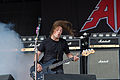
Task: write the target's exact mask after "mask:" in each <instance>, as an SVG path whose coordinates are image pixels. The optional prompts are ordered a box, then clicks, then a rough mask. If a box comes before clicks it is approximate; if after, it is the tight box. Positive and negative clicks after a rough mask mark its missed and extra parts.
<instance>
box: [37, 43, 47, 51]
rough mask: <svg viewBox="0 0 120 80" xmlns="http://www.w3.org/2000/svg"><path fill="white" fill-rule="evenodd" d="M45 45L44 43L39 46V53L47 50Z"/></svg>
mask: <svg viewBox="0 0 120 80" xmlns="http://www.w3.org/2000/svg"><path fill="white" fill-rule="evenodd" d="M44 43H45V42H44V41H43V42H42V43H40V46H38V51H41V52H43V51H44V49H45V45H44Z"/></svg>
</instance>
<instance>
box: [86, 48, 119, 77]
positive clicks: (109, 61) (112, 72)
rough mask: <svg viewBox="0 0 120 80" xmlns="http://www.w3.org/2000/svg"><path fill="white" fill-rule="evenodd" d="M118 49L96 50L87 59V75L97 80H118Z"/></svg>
mask: <svg viewBox="0 0 120 80" xmlns="http://www.w3.org/2000/svg"><path fill="white" fill-rule="evenodd" d="M119 71H120V70H119V49H96V52H95V54H93V55H89V57H88V74H95V75H96V77H97V79H119V75H120V74H119Z"/></svg>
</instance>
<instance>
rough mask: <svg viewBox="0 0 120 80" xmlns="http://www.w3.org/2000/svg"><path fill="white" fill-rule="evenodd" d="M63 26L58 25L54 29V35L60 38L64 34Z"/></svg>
mask: <svg viewBox="0 0 120 80" xmlns="http://www.w3.org/2000/svg"><path fill="white" fill-rule="evenodd" d="M62 31H63V30H62V27H61V26H58V27H57V28H56V29H55V30H54V31H53V36H54V37H55V38H59V37H60V36H61V34H62Z"/></svg>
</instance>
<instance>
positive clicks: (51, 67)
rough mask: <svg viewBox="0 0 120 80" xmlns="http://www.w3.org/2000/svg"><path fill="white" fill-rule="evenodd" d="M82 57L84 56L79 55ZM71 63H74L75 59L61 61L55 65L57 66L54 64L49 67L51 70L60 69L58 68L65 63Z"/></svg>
mask: <svg viewBox="0 0 120 80" xmlns="http://www.w3.org/2000/svg"><path fill="white" fill-rule="evenodd" d="M81 56H82V55H79V56H78V57H81ZM70 61H74V57H72V58H69V59H66V60H64V61H60V62H58V63H55V64H52V65H50V66H49V69H54V68H56V67H58V66H60V65H62V64H64V63H67V62H70Z"/></svg>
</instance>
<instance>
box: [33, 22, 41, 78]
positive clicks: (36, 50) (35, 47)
mask: <svg viewBox="0 0 120 80" xmlns="http://www.w3.org/2000/svg"><path fill="white" fill-rule="evenodd" d="M37 28H38V29H37V31H36V34H37V36H36V38H35V46H34V50H35V59H36V60H35V80H37V60H38V55H37V53H38V49H37V42H38V36H39V30H40V24H39V25H38V27H37Z"/></svg>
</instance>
